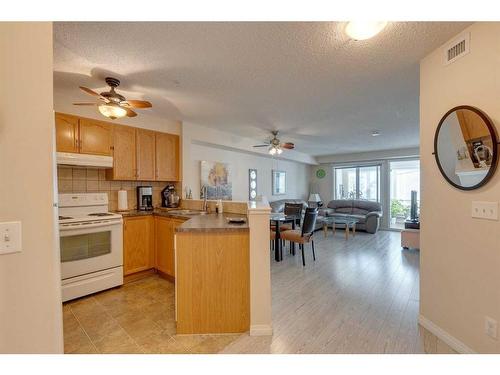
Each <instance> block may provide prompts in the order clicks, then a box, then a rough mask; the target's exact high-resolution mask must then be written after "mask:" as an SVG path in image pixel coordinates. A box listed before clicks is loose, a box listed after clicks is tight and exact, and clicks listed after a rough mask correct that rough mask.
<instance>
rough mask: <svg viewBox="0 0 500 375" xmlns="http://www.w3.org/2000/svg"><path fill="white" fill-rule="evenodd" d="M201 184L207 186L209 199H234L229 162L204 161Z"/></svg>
mask: <svg viewBox="0 0 500 375" xmlns="http://www.w3.org/2000/svg"><path fill="white" fill-rule="evenodd" d="M200 185H201V186H206V191H207V196H206V198H207V199H222V200H225V201H230V200H233V185H232V176H231V167H230V165H229V164H228V163H220V162H213V161H202V162H201V183H200ZM200 198H201V197H200Z"/></svg>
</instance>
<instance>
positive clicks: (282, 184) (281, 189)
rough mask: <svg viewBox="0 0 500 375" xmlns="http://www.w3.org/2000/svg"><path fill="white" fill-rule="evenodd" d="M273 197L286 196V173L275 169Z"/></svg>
mask: <svg viewBox="0 0 500 375" xmlns="http://www.w3.org/2000/svg"><path fill="white" fill-rule="evenodd" d="M272 173H273V176H272V180H273V186H272V188H273V195H284V194H286V172H285V171H277V170H274V169H273V172H272Z"/></svg>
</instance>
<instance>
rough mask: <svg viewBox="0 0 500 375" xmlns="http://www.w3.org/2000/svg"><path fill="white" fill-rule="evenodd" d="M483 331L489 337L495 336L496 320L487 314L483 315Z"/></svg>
mask: <svg viewBox="0 0 500 375" xmlns="http://www.w3.org/2000/svg"><path fill="white" fill-rule="evenodd" d="M484 333H486V334H487V335H488V336H490V337H491V338H494V339H496V338H497V321H496V320H495V319H493V318H490V317H489V316H485V317H484Z"/></svg>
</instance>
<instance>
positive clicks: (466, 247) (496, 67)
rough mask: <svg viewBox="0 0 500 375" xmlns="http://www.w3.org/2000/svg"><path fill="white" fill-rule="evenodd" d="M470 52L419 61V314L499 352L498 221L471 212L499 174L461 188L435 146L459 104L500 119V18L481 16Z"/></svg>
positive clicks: (498, 187)
mask: <svg viewBox="0 0 500 375" xmlns="http://www.w3.org/2000/svg"><path fill="white" fill-rule="evenodd" d="M467 31H470V33H471V48H470V53H469V54H468V55H466V56H464V57H462V58H461V59H459V60H457V61H456V62H454V63H452V64H450V65H448V66H443V64H442V62H443V51H442V49H437V50H436V51H434V52H432V53H431V54H430V55H428V56H427V57H426V58H424V59H423V60H422V61H421V64H420V142H421V144H420V151H421V155H420V161H421V171H422V179H421V181H422V182H421V184H422V206H421V250H420V259H421V266H420V269H421V285H420V313H421V315H422V316H423V317H424V318H426V319H428V320H430V321H431V322H433V323H434V324H435V325H437V326H438V327H440V328H441V329H442V330H444V331H445V332H447V333H448V334H450V335H451V336H453V337H454V338H456V339H458V340H459V341H461V342H462V343H463V344H465V345H466V346H467V347H469V348H471V349H472V350H474V351H477V352H483V353H487V352H488V353H493V352H496V353H499V352H500V341H499V340H495V339H492V338H490V337H488V336H486V335H485V333H484V317H485V316H490V317H492V318H494V319H496V320H497V321H499V322H500V292H499V286H500V272H499V270H500V235H499V234H500V222H499V221H487V220H478V219H472V218H471V202H472V201H476V200H477V201H493V202H498V201H499V199H500V173H499V172H498V171H497V173H496V174H495V175H494V176H493V178H492V180H491V181H490V182H489V183H488V184H487V185H486V186H484V187H482V188H480V189H478V190H473V191H461V190H458V189H455V188H453V187H452V186H451V185H449V184H448V183H447V182H446V181H445V179H444V178H443V177H442V176H441V174H440V173H439V170H438V167H437V165H436V161H435V159H434V156H433V155H432V152H433V140H434V132H435V130H436V128H437V125H438V123H439V120H440V119H441V117H442V116H443V115H444V114H445V113H446V112H447V111H448V110H449V109H450V108H453V107H455V106H457V105H461V104H468V105H472V106H475V107H478V108H480V109H481V110H483V111H484V112H485V113H486V114H488V115H489V117H490V118H491V119H492V121H493V123H494V124H495V126H496V127H497V129H498V127H499V124H500V105H499V104H500V95H499V92H500V64H499V61H500V23H498V22H495V23H483V22H479V23H475V24H473V25H472V26H470V27H469V28H468V29H467Z"/></svg>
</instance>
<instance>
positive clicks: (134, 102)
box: [120, 100, 153, 108]
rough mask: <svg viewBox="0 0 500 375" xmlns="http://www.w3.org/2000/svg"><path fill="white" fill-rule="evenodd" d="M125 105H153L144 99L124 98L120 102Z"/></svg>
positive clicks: (149, 106) (145, 106) (142, 106)
mask: <svg viewBox="0 0 500 375" xmlns="http://www.w3.org/2000/svg"><path fill="white" fill-rule="evenodd" d="M120 104H123V105H125V106H129V107H132V108H151V107H152V106H153V105H152V104H151V103H150V102H148V101H146V100H125V101H124V102H121V103H120Z"/></svg>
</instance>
